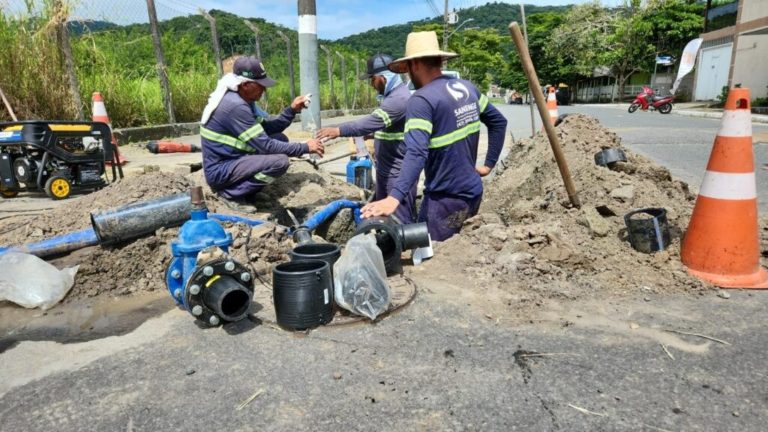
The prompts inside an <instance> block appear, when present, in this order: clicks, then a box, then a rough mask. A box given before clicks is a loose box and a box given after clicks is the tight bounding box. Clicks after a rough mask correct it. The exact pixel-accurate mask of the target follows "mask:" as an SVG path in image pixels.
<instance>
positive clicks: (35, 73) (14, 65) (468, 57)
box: [0, 0, 704, 127]
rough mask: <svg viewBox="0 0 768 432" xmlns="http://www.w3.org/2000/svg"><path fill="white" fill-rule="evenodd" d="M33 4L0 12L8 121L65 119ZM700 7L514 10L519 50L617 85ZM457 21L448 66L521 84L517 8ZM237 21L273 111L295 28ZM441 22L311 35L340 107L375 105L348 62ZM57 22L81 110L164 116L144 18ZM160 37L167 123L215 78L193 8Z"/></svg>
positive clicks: (668, 49)
mask: <svg viewBox="0 0 768 432" xmlns="http://www.w3.org/2000/svg"><path fill="white" fill-rule="evenodd" d="M44 3H45V8H44V9H43V12H42V14H40V15H37V16H31V15H28V16H27V17H23V18H20V19H19V18H17V17H13V18H12V17H10V16H8V15H6V14H5V13H4V12H3V11H2V10H0V44H2V46H3V47H5V50H6V53H12V54H6V55H5V56H2V57H0V87H2V88H3V89H4V90H5V93H6V94H7V95H8V96H9V99H10V101H11V103H12V105H13V106H14V107H15V108H16V110H17V112H18V115H19V117H20V118H30V119H32V118H47V119H64V118H74V117H75V116H76V112H77V110H76V107H75V106H74V104H73V103H72V99H73V98H72V97H71V93H70V90H69V81H68V79H67V74H66V69H65V67H64V61H63V58H62V55H61V52H60V50H59V44H58V43H57V37H58V36H57V29H58V28H59V27H60V23H62V22H64V21H66V19H65V18H66V17H67V16H68V13H67V11H66V10H63V11H54V9H53V4H54V1H53V0H44ZM703 8H704V6H703V2H702V1H690V0H646V1H640V0H625V4H624V6H623V7H618V8H605V7H603V6H602V5H601V4H600V2H599V1H598V0H595V1H593V2H591V3H586V4H583V5H579V6H558V7H539V6H526V14H527V24H528V28H527V29H528V37H529V49H530V52H531V57H532V58H533V61H534V63H535V65H536V68H537V72H538V75H539V78H540V80H541V82H542V84H544V83H552V84H555V83H559V82H566V83H571V84H573V83H574V82H576V81H578V80H582V79H584V78H588V77H591V76H592V75H593V73H594V71H595V69H598V68H599V69H601V70H603V71H605V72H607V73H608V74H609V75H610V76H612V77H614V78H616V79H617V80H618V81H619V84H620V86H623V85H624V83H625V82H627V81H628V78H629V77H630V76H631V75H632V74H633V73H637V72H646V73H647V72H650V71H652V70H653V64H654V58H655V55H656V54H667V55H673V56H679V55H680V52H681V50H682V48H683V46H684V45H685V43H687V42H688V41H689V40H690V39H692V38H694V37H696V36H697V35H698V33H700V32H701V31H702V26H703V19H702V13H703ZM211 14H212V15H213V16H214V17H216V19H217V24H218V25H217V26H218V31H219V38H220V45H221V49H222V56H223V57H224V58H225V59H226V58H227V57H230V56H233V55H240V54H251V53H253V52H254V35H253V33H252V31H251V30H250V29H249V28H248V27H247V26H246V25H245V23H244V22H243V19H242V17H238V16H235V15H232V14H229V13H226V12H222V11H211ZM468 19H472V20H473V21H472V22H470V23H468V24H467V25H465V26H463V27H462V28H460V29H459V30H458V31H456V32H455V33H453V34H451V36H450V40H449V47H448V48H449V50H451V51H455V52H457V53H459V54H460V57H459V58H457V59H455V60H452V61H451V62H450V63H449V68H451V69H456V70H458V71H459V72H460V73H461V74H462V76H463V77H466V78H468V79H470V80H472V81H474V82H475V83H476V84H477V85H478V86H479V87H480V88H483V89H485V88H487V86H488V85H489V84H498V85H501V86H502V87H507V88H517V89H523V88H526V87H527V83H526V80H525V77H524V75H523V73H522V69H521V67H520V61H519V58H518V55H517V51H516V49H515V47H514V46H513V44H512V41H511V39H510V37H509V31H508V28H507V26H508V25H509V23H510V22H511V21H520V9H519V6H518V5H517V4H509V3H499V2H494V3H488V4H486V5H484V6H479V7H473V8H469V9H465V10H462V11H461V12H460V22H464V21H465V20H468ZM249 20H250V21H251V22H253V23H255V24H256V25H258V26H259V28H260V34H261V38H260V40H261V51H262V53H263V54H264V59H263V60H264V64H265V66H266V67H267V70H268V71H269V74H270V75H271V76H273V77H274V78H275V79H276V80H277V81H278V85H277V86H275V87H274V88H271V89H270V91H269V93H268V97H267V99H266V100H265V101H264V103H263V105H265V106H264V107H265V108H266V109H267V110H268V111H270V112H277V111H278V110H280V109H281V108H282V107H284V106H286V105H287V104H288V103H289V102H290V92H289V79H288V59H287V57H286V55H285V52H286V49H285V48H286V46H285V43H284V41H283V40H282V39H280V37H279V36H278V33H277V32H278V31H282V32H283V33H285V34H286V35H287V36H288V37H289V39H290V41H291V46H292V52H293V64H294V79H295V81H296V87H297V92H298V89H299V88H300V86H299V76H298V75H299V67H298V65H299V61H298V35H297V34H296V32H295V31H292V30H289V29H287V28H284V27H281V26H278V25H275V24H272V23H269V22H266V21H265V20H263V19H261V18H250V19H249ZM441 20H442V17H435V18H433V19H427V20H421V21H416V22H410V23H407V24H402V25H396V26H388V27H382V28H379V29H376V30H371V31H368V32H365V33H361V34H358V35H354V36H349V37H346V38H343V39H340V40H338V41H335V42H330V41H321V44H323V45H326V46H328V48H329V49H330V50H331V52H336V51H339V52H341V53H343V55H344V56H345V58H346V59H347V73H346V77H345V80H346V82H347V84H348V86H349V99H350V105H354V107H370V106H372V105H374V104H375V101H374V98H373V95H372V93H371V91H370V89H369V86H368V85H367V83H366V82H363V81H360V80H357V79H356V73H355V61H356V60H360V62H361V63H360V66H361V67H364V59H365V58H366V57H367V56H368V55H370V54H373V53H376V52H386V53H389V54H391V55H393V56H400V55H402V53H403V50H404V47H405V40H406V37H407V34H408V33H409V32H411V31H413V30H426V29H429V30H435V31H436V32H437V33H438V37H439V38H440V40H442V32H443V26H442V25H441ZM67 26H68V29H69V32H70V40H71V45H72V50H73V54H74V62H75V68H76V74H77V78H78V81H79V85H80V93H81V94H80V97H81V98H82V100H83V105H84V108H85V112H89V107H90V98H91V93H92V92H94V91H100V92H102V94H103V95H104V97H105V101H106V104H107V108H108V111H109V113H110V116H111V118H112V121H113V122H114V124H115V126H117V127H125V126H137V125H145V124H157V123H164V122H165V121H166V113H165V110H164V108H163V105H162V95H161V92H160V86H159V82H158V78H157V73H156V69H155V67H156V66H155V56H154V50H153V47H152V40H151V37H150V32H149V25H148V24H134V25H128V26H118V25H115V24H112V23H109V22H104V21H93V22H69V23H67ZM455 27H456V26H451V27H450V28H449V31H451V32H453V30H454V29H455ZM161 32H162V37H163V46H164V51H165V56H166V60H167V71H168V75H169V77H170V81H171V86H172V93H173V101H174V106H175V110H176V112H175V114H176V118H177V120H178V121H196V120H197V119H198V118H199V116H200V113H201V111H202V108H203V106H204V105H205V103H206V101H207V97H208V94H209V93H210V92H211V91H212V90H213V88H214V86H215V82H216V80H217V78H218V76H217V75H218V73H217V68H216V65H215V61H214V58H213V50H212V48H211V33H210V29H209V26H208V23H207V21H205V19H204V18H203V17H202V16H198V15H194V16H186V17H177V18H173V19H170V20H167V21H163V22H161ZM319 62H320V64H319V69H320V81H321V92H320V93H321V94H320V97H321V103H322V106H323V107H324V108H340V107H341V104H342V102H341V101H342V99H343V96H342V94H343V93H342V88H343V86H342V80H341V67H340V61H339V58H338V56H334V58H333V67H334V72H333V75H334V80H335V81H334V86H333V87H334V92H333V94H331V92H330V85H329V82H328V78H327V73H326V68H325V66H326V56H325V54H323V53H322V52H321V54H320V58H319ZM225 63H226V62H225ZM0 119H7V115H6V114H5V113H4V112H2V113H1V114H0Z"/></svg>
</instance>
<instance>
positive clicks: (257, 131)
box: [237, 124, 264, 142]
mask: <svg viewBox="0 0 768 432" xmlns="http://www.w3.org/2000/svg"><path fill="white" fill-rule="evenodd" d="M263 133H264V128H263V127H262V126H261V125H260V124H257V125H255V126H252V127H251V128H249V129H248V130H247V131H245V132H243V133H241V134H240V136H239V137H237V139H239V140H240V141H242V142H248V141H250V140H251V138H255V137H257V136H259V135H261V134H263Z"/></svg>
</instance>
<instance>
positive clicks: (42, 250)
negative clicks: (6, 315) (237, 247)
mask: <svg viewBox="0 0 768 432" xmlns="http://www.w3.org/2000/svg"><path fill="white" fill-rule="evenodd" d="M207 217H208V218H209V219H212V220H216V221H220V222H232V223H244V224H248V225H250V226H257V225H261V224H263V223H264V221H261V220H258V219H249V218H245V217H241V216H234V215H225V214H219V213H209V214H208V216H207ZM217 225H218V223H217ZM157 228H160V227H157ZM98 244H100V242H99V238H98V236H97V235H96V232H95V231H94V229H93V228H86V229H84V230H80V231H75V232H71V233H68V234H62V235H59V236H55V237H51V238H49V239H45V240H41V241H39V242H34V243H27V244H25V245H23V246H8V247H0V255H1V254H4V253H6V252H21V253H28V254H31V255H36V256H38V257H40V258H45V257H49V256H53V255H61V254H65V253H67V252H72V251H76V250H78V249H82V248H85V247H88V246H96V245H98Z"/></svg>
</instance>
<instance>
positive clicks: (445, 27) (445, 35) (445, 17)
mask: <svg viewBox="0 0 768 432" xmlns="http://www.w3.org/2000/svg"><path fill="white" fill-rule="evenodd" d="M443 51H448V0H445V10H444V11H443Z"/></svg>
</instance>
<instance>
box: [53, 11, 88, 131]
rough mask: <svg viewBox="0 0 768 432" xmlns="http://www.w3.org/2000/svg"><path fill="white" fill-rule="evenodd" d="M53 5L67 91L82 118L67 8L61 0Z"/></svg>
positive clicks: (79, 118) (81, 118)
mask: <svg viewBox="0 0 768 432" xmlns="http://www.w3.org/2000/svg"><path fill="white" fill-rule="evenodd" d="M53 7H54V14H55V15H56V16H57V18H59V19H60V20H61V21H60V22H59V23H58V25H57V26H56V38H57V39H58V41H59V46H60V47H61V54H62V55H63V56H64V66H65V67H66V69H67V77H68V78H69V91H70V92H71V93H72V103H73V104H74V105H75V112H76V115H77V119H78V120H84V119H85V117H84V116H83V102H82V100H81V99H80V84H79V83H78V81H77V72H76V71H75V62H74V60H73V57H72V45H70V43H69V28H68V27H67V19H68V18H69V10H66V9H65V8H64V4H63V3H62V0H56V1H55V2H54V4H53Z"/></svg>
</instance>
